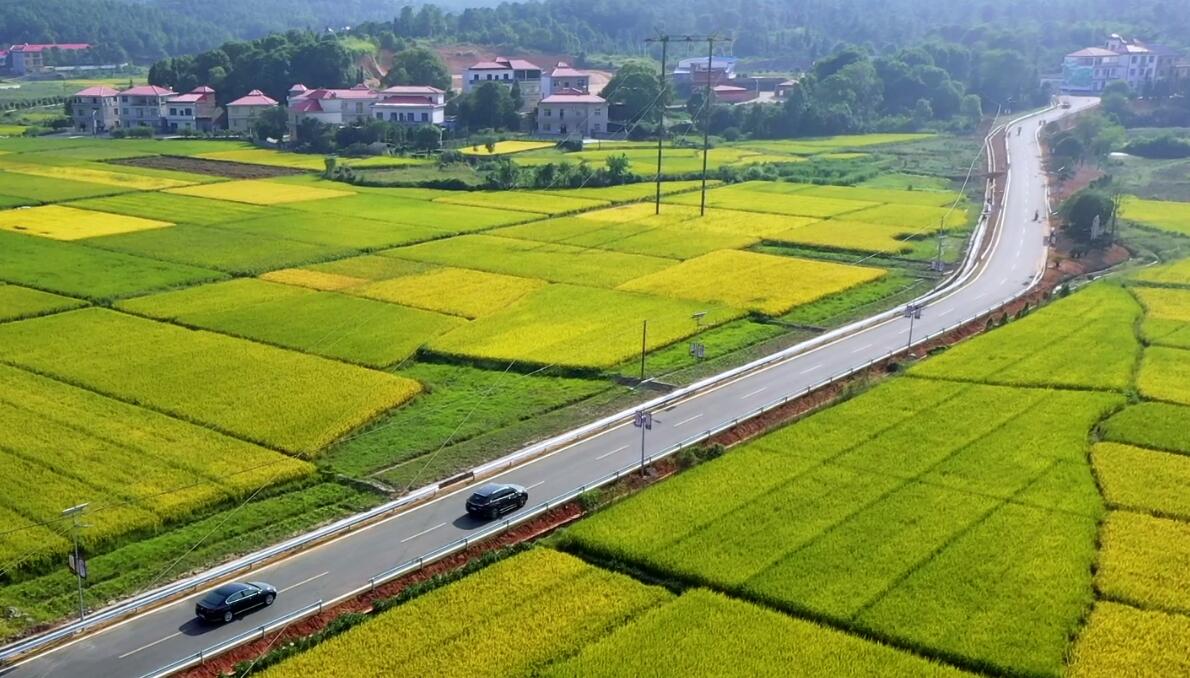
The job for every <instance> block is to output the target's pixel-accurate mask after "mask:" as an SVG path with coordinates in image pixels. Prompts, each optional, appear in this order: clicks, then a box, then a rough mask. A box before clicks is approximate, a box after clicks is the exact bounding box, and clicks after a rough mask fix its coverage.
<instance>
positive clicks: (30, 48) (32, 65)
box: [8, 42, 91, 75]
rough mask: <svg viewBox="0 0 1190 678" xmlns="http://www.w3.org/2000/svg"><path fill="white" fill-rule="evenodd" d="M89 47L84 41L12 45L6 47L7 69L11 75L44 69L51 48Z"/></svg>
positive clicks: (76, 49)
mask: <svg viewBox="0 0 1190 678" xmlns="http://www.w3.org/2000/svg"><path fill="white" fill-rule="evenodd" d="M88 49H91V45H88V44H87V43H85V42H64V43H49V44H39V45H31V44H29V43H25V44H23V45H13V46H12V47H10V48H8V69H9V70H10V71H12V73H13V75H24V74H26V73H36V72H37V71H41V70H44V69H45V67H46V66H47V64H46V56H47V55H48V54H50V53H51V52H52V51H53V50H59V51H62V52H81V51H83V50H88Z"/></svg>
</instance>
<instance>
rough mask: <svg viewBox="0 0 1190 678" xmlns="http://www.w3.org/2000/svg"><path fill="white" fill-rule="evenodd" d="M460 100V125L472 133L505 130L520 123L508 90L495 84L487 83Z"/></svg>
mask: <svg viewBox="0 0 1190 678" xmlns="http://www.w3.org/2000/svg"><path fill="white" fill-rule="evenodd" d="M459 99H460V100H459V103H458V108H457V116H458V119H459V123H461V124H462V125H463V126H464V127H466V128H467V129H469V130H471V131H476V130H481V129H503V128H505V127H508V126H509V124H510V123H516V122H517V121H519V118H518V116H517V110H516V109H515V108H513V106H512V97H511V96H510V95H509V93H508V88H506V87H504V86H503V85H500V84H497V83H495V82H485V83H483V84H482V85H480V86H479V87H476V88H475V89H473V90H471V91H470V92H469V93H467V94H466V95H464V96H462V97H460V98H459Z"/></svg>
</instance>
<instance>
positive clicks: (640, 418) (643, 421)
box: [632, 410, 653, 476]
mask: <svg viewBox="0 0 1190 678" xmlns="http://www.w3.org/2000/svg"><path fill="white" fill-rule="evenodd" d="M632 425H633V426H635V427H637V428H639V429H640V474H641V475H642V476H643V475H645V431H651V430H652V429H653V413H652V412H646V411H645V410H637V411H636V416H635V417H634V419H633V420H632Z"/></svg>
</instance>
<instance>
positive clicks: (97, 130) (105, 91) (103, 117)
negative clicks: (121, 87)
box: [70, 85, 120, 134]
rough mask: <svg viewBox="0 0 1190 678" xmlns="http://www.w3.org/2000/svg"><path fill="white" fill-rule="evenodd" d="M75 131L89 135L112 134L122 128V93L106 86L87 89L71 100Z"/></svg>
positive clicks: (75, 94)
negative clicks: (114, 130) (112, 131)
mask: <svg viewBox="0 0 1190 678" xmlns="http://www.w3.org/2000/svg"><path fill="white" fill-rule="evenodd" d="M70 118H71V121H72V122H73V124H74V129H76V130H78V131H80V132H86V133H88V134H102V133H104V132H110V131H111V130H113V129H116V128H118V127H119V126H120V92H119V91H118V90H116V89H114V88H112V87H107V86H106V85H102V86H96V87H87V88H86V89H81V90H79V91H77V92H75V93H74V96H72V97H71V98H70Z"/></svg>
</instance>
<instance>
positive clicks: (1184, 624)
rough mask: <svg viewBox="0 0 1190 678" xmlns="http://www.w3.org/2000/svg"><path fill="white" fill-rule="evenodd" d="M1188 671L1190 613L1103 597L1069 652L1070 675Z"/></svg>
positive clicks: (1105, 677)
mask: <svg viewBox="0 0 1190 678" xmlns="http://www.w3.org/2000/svg"><path fill="white" fill-rule="evenodd" d="M1187 674H1190V617H1188V616H1185V615H1180V614H1168V613H1165V612H1159V611H1156V610H1138V609H1136V608H1134V607H1129V606H1127V605H1120V604H1118V603H1113V602H1108V601H1100V602H1098V603H1096V604H1095V609H1093V610H1092V611H1091V616H1090V618H1089V619H1088V620H1087V625H1086V628H1084V629H1083V632H1082V634H1081V635H1080V636H1079V638H1078V640H1077V641H1076V642H1075V644H1074V649H1073V650H1072V651H1071V660H1070V668H1069V670H1068V671H1067V674H1066V675H1067V676H1069V677H1070V678H1119V677H1120V676H1185V675H1187Z"/></svg>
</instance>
